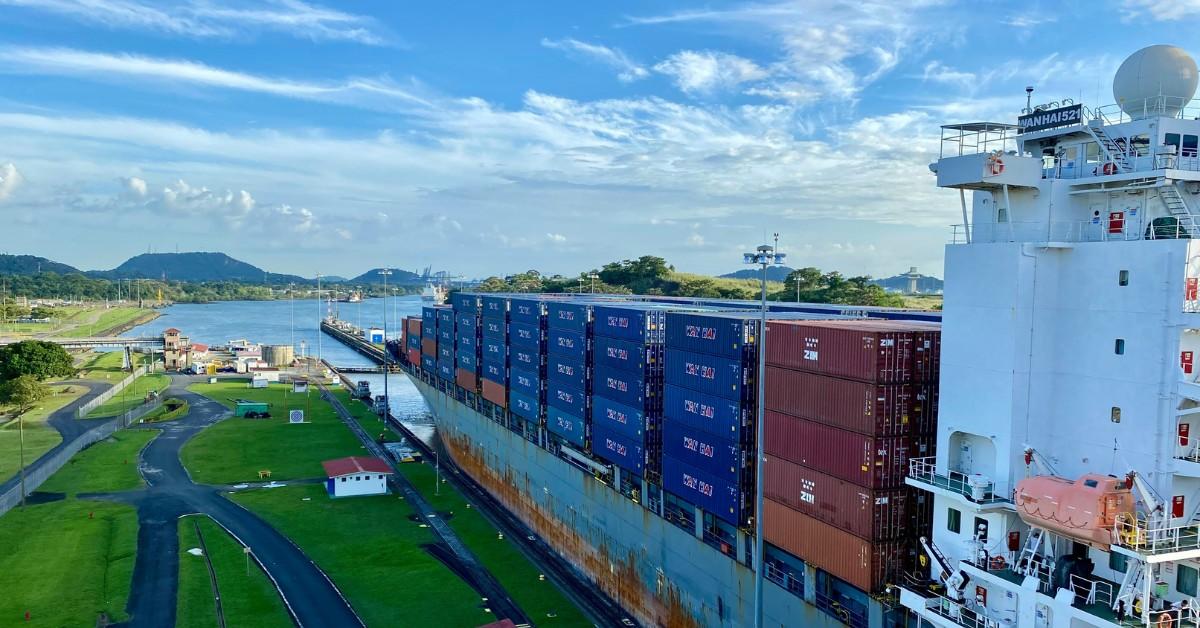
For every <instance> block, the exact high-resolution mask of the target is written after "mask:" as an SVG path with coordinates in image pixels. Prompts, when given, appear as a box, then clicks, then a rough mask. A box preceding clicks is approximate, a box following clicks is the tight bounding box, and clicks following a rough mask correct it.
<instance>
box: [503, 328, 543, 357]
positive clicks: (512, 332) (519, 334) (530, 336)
mask: <svg viewBox="0 0 1200 628" xmlns="http://www.w3.org/2000/svg"><path fill="white" fill-rule="evenodd" d="M508 342H509V344H511V345H512V346H514V347H526V348H529V349H533V350H534V351H540V350H541V347H542V330H541V329H539V328H538V327H537V326H536V325H528V324H526V323H518V322H515V321H514V322H512V323H509V324H508Z"/></svg>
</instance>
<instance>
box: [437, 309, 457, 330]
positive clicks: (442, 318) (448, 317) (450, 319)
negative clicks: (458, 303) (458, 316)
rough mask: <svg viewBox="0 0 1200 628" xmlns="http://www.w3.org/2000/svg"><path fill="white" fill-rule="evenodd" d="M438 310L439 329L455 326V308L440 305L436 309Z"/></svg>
mask: <svg viewBox="0 0 1200 628" xmlns="http://www.w3.org/2000/svg"><path fill="white" fill-rule="evenodd" d="M434 311H435V312H437V326H438V329H442V328H444V327H445V328H453V327H454V310H452V309H450V308H448V307H439V308H435V309H434Z"/></svg>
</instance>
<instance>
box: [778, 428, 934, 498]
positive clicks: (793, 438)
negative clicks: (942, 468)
mask: <svg viewBox="0 0 1200 628" xmlns="http://www.w3.org/2000/svg"><path fill="white" fill-rule="evenodd" d="M764 427H765V429H766V438H765V439H764V443H763V444H764V449H765V451H766V453H768V454H770V455H772V456H779V457H780V458H783V459H785V460H790V461H791V462H794V463H796V464H798V465H801V466H805V467H808V468H810V469H815V470H817V471H821V472H823V473H828V474H829V475H832V476H834V477H836V478H841V479H843V480H846V481H847V482H851V483H853V484H857V485H859V486H863V487H866V488H896V487H898V486H903V485H904V476H905V474H906V473H907V471H908V459H909V458H912V457H923V456H932V455H933V454H934V446H933V443H934V437H933V436H869V435H866V434H859V433H858V432H851V431H849V430H843V429H839V428H836V427H830V426H828V425H824V424H822V423H816V422H814V421H808V420H806V419H801V418H797V417H793V416H788V415H786V414H783V413H780V412H775V411H774V410H767V412H766V425H765V426H764Z"/></svg>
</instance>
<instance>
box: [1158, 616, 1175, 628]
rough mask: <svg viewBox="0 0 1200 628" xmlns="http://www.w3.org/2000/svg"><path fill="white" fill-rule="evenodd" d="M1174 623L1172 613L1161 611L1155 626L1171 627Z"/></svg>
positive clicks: (1161, 627)
mask: <svg viewBox="0 0 1200 628" xmlns="http://www.w3.org/2000/svg"><path fill="white" fill-rule="evenodd" d="M1174 623H1175V620H1174V619H1173V618H1172V617H1171V614H1170V613H1159V614H1158V621H1156V622H1154V626H1155V628H1171V626H1172V625H1173V624H1174Z"/></svg>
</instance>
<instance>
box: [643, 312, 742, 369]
mask: <svg viewBox="0 0 1200 628" xmlns="http://www.w3.org/2000/svg"><path fill="white" fill-rule="evenodd" d="M758 325H759V321H758V316H757V315H755V314H749V313H746V314H733V313H730V314H699V313H692V312H669V313H668V314H667V317H666V330H667V333H666V336H667V346H668V347H672V348H676V349H683V350H685V351H692V352H696V353H708V354H712V355H720V356H724V357H727V358H741V357H742V356H743V355H745V354H746V353H747V352H746V347H747V346H748V345H751V344H753V343H754V338H755V336H756V335H757V334H756V331H757V330H758Z"/></svg>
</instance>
